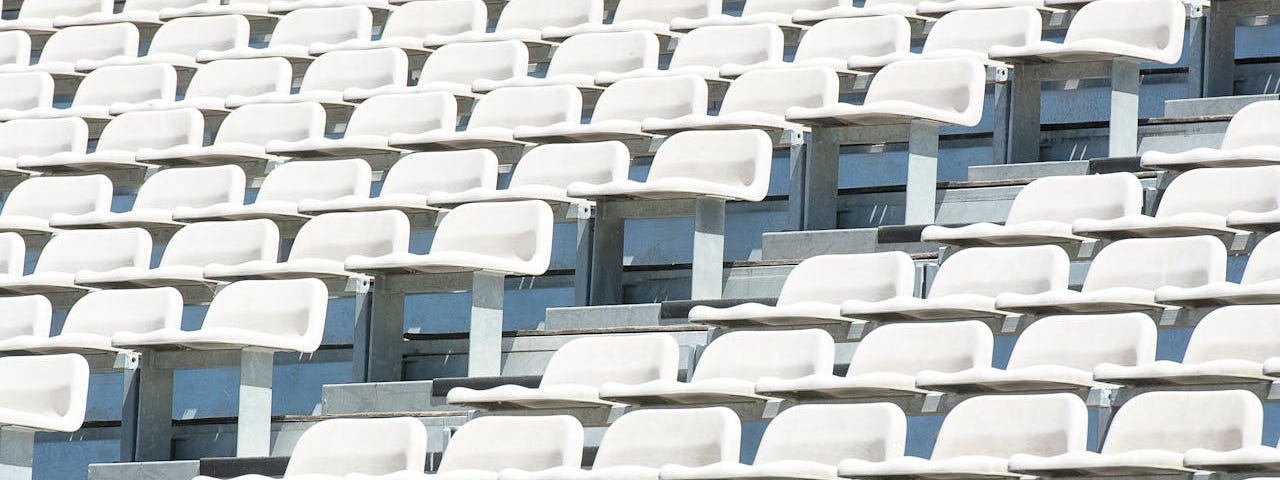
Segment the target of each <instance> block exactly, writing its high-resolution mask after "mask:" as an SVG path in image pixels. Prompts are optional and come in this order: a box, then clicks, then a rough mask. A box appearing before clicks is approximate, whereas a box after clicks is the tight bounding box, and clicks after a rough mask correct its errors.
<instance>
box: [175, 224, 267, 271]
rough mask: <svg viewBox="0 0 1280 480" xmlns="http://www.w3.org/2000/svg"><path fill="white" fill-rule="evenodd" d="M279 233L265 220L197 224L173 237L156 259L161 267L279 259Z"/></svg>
mask: <svg viewBox="0 0 1280 480" xmlns="http://www.w3.org/2000/svg"><path fill="white" fill-rule="evenodd" d="M279 250H280V229H279V228H277V227H276V224H275V222H272V221H271V220H267V219H265V218H256V219H253V220H237V221H231V222H198V223H193V224H190V225H186V226H184V227H182V228H181V229H179V230H178V231H177V233H174V234H173V238H172V239H170V240H169V245H168V246H166V247H165V249H164V257H162V258H161V259H160V266H161V267H169V266H174V265H188V266H194V267H204V266H205V265H209V264H214V263H217V264H222V265H238V264H241V263H245V262H252V261H255V260H261V261H266V262H274V261H276V258H278V256H279Z"/></svg>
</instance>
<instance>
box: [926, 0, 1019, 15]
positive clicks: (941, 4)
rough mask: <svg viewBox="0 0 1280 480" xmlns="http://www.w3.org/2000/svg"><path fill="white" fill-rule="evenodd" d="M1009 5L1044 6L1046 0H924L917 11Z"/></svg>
mask: <svg viewBox="0 0 1280 480" xmlns="http://www.w3.org/2000/svg"><path fill="white" fill-rule="evenodd" d="M1009 7H1036V8H1041V7H1044V0H943V1H933V0H924V1H922V2H920V3H918V4H916V13H918V14H921V15H931V16H938V15H941V14H945V13H950V12H955V11H959V10H985V9H991V8H1009Z"/></svg>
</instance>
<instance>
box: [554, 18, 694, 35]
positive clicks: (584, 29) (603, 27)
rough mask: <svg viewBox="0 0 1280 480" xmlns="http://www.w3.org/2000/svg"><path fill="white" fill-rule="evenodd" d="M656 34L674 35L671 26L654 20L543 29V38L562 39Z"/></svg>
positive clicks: (584, 24)
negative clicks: (605, 34) (613, 34)
mask: <svg viewBox="0 0 1280 480" xmlns="http://www.w3.org/2000/svg"><path fill="white" fill-rule="evenodd" d="M635 31H641V32H654V33H658V34H665V35H673V33H672V32H671V26H670V25H668V24H666V23H663V22H658V21H654V20H624V21H621V22H614V23H583V24H579V25H574V26H571V27H547V28H544V29H542V38H551V39H561V38H569V37H572V36H574V35H582V34H584V33H614V32H635Z"/></svg>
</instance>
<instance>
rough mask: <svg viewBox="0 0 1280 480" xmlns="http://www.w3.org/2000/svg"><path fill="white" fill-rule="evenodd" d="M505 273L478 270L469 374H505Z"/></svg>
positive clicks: (473, 286)
mask: <svg viewBox="0 0 1280 480" xmlns="http://www.w3.org/2000/svg"><path fill="white" fill-rule="evenodd" d="M505 290H506V281H505V277H504V276H503V275H502V274H498V273H490V272H476V273H475V274H473V277H472V279H471V337H470V342H469V345H468V350H467V358H468V361H467V376H469V377H496V376H499V375H501V374H502V296H503V294H504V292H505Z"/></svg>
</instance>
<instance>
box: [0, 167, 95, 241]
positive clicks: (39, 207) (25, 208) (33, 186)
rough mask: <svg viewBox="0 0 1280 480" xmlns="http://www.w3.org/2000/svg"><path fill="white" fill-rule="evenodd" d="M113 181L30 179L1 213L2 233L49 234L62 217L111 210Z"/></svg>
mask: <svg viewBox="0 0 1280 480" xmlns="http://www.w3.org/2000/svg"><path fill="white" fill-rule="evenodd" d="M111 194H112V188H111V179H109V178H107V177H106V176H104V175H86V176H80V177H37V178H29V179H27V180H24V181H23V182H22V183H19V184H18V186H17V187H14V189H13V191H11V192H9V196H8V197H7V198H5V202H4V208H3V209H0V230H3V231H12V232H20V233H24V234H25V233H49V232H52V231H54V230H53V229H50V228H49V219H50V218H52V217H53V216H54V215H56V214H59V213H65V214H68V215H83V214H86V213H94V212H106V211H109V210H110V209H111Z"/></svg>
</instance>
